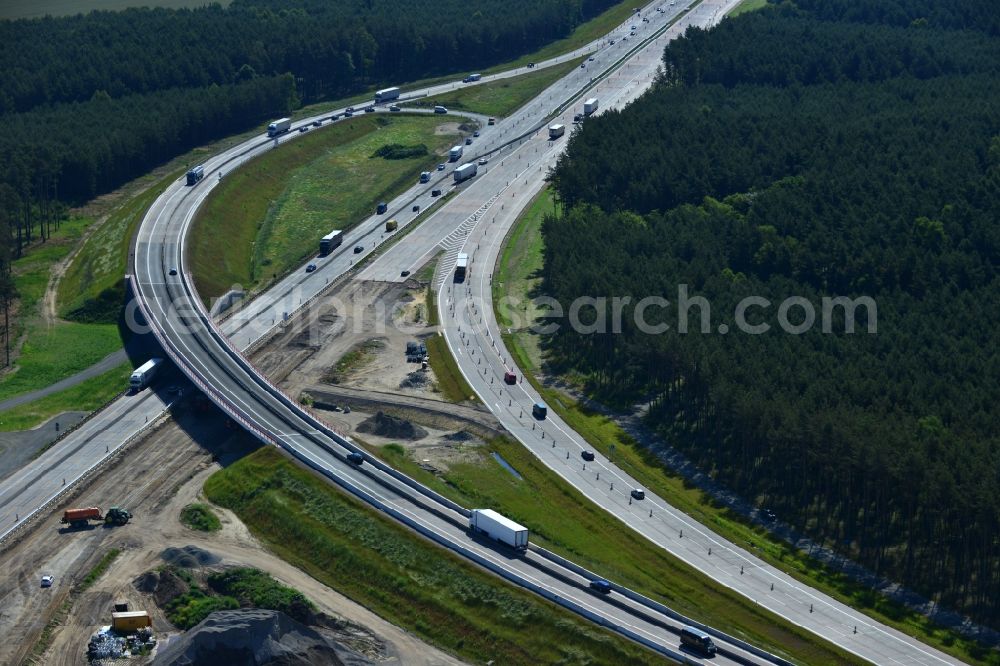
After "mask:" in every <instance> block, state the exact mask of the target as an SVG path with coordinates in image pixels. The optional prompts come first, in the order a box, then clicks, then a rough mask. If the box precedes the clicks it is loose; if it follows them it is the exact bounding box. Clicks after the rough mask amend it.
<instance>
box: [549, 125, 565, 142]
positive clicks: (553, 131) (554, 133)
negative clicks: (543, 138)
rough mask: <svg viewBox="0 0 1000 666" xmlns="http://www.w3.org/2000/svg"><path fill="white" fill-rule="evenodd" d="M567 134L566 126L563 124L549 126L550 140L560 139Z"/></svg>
mask: <svg viewBox="0 0 1000 666" xmlns="http://www.w3.org/2000/svg"><path fill="white" fill-rule="evenodd" d="M565 133H566V126H565V125H562V124H555V125H549V138H550V139H558V138H559V137H561V136H562V135H563V134H565Z"/></svg>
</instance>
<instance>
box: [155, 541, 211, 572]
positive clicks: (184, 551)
mask: <svg viewBox="0 0 1000 666" xmlns="http://www.w3.org/2000/svg"><path fill="white" fill-rule="evenodd" d="M160 557H162V558H163V561H164V562H166V563H167V564H173V565H174V566H178V567H184V568H185V569H197V568H198V567H204V566H209V565H212V564H218V563H219V558H218V557H216V556H215V555H213V554H212V553H210V552H208V551H207V550H205V549H204V548H198V547H197V546H184V547H183V548H167V549H166V550H164V551H163V552H162V553H160Z"/></svg>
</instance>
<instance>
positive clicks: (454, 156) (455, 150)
mask: <svg viewBox="0 0 1000 666" xmlns="http://www.w3.org/2000/svg"><path fill="white" fill-rule="evenodd" d="M463 150H464V148H462V146H461V145H458V146H452V147H451V150H449V151H448V161H449V162H457V161H458V159H459V158H460V157H461V156H462V151H463Z"/></svg>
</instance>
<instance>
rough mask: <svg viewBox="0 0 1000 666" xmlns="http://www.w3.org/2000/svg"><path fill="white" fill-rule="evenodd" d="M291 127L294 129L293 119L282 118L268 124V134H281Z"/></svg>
mask: <svg viewBox="0 0 1000 666" xmlns="http://www.w3.org/2000/svg"><path fill="white" fill-rule="evenodd" d="M290 129H292V119H291V118H281V119H280V120H275V121H274V122H273V123H271V124H270V125H268V126H267V135H268V136H272V137H273V136H278V135H279V134H284V133H285V132H287V131H288V130H290Z"/></svg>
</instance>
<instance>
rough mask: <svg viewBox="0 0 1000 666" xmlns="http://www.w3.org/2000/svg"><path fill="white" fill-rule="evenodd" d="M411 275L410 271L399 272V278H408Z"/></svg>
mask: <svg viewBox="0 0 1000 666" xmlns="http://www.w3.org/2000/svg"><path fill="white" fill-rule="evenodd" d="M409 274H410V271H400V272H399V277H407V276H408V275H409Z"/></svg>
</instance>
